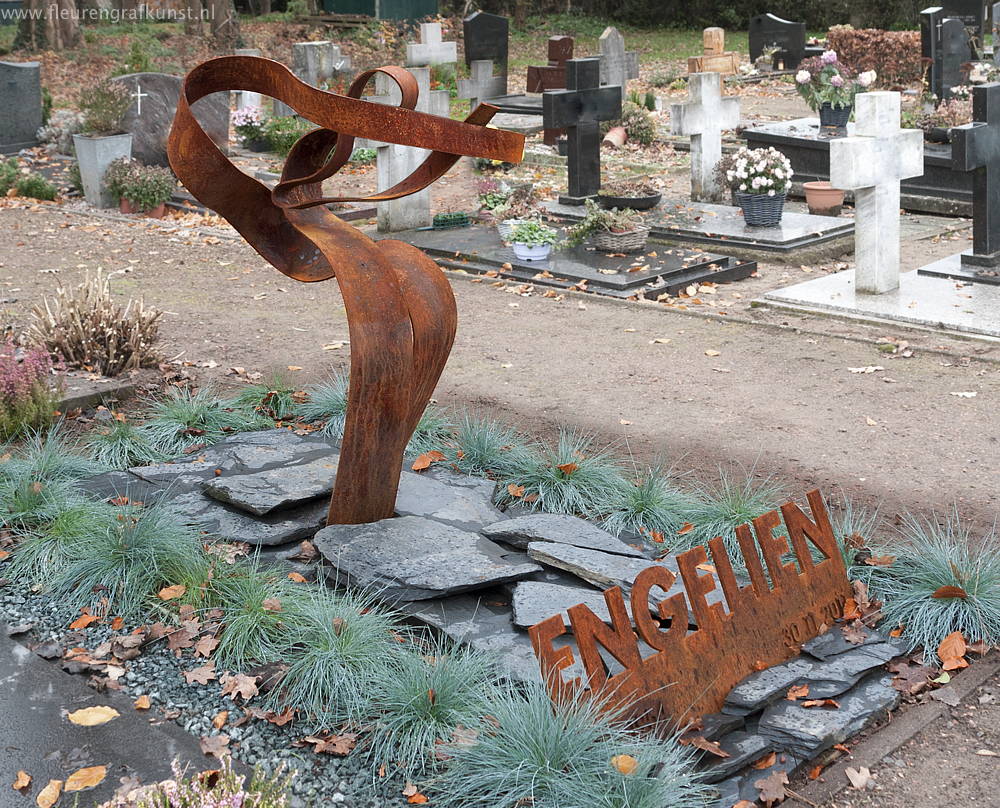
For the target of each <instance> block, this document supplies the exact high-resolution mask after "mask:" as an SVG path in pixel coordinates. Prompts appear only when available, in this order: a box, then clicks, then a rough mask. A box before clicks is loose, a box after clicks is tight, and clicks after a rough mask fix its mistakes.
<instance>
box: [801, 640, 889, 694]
mask: <svg viewBox="0 0 1000 808" xmlns="http://www.w3.org/2000/svg"><path fill="white" fill-rule="evenodd" d="M899 654H900V651H899V649H898V648H897V647H896V646H895V645H892V644H890V643H875V644H872V645H865V646H860V647H858V646H855V647H854V649H852V650H850V651H845V652H844V653H843V654H840V655H839V656H835V657H830V658H828V659H827V660H826V661H824V662H822V663H821V664H818V665H815V666H814V667H813V669H812V671H811V672H810V673H809V674H808V675H807V676H806V677H805V683H806V684H808V685H809V698H812V699H832V698H835V697H836V696H839V695H840V694H841V693H843V692H845V691H847V690H850V689H851V688H852V687H853V686H854V685H855V684H857V682H858V680H860V679H861V677H863V676H864V675H865V674H866V673H868V672H869V671H871V670H873V669H874V668H878V667H880V666H882V665H884V664H885V663H886V662H888V661H889V660H890V659H892V658H893V657H896V656H899Z"/></svg>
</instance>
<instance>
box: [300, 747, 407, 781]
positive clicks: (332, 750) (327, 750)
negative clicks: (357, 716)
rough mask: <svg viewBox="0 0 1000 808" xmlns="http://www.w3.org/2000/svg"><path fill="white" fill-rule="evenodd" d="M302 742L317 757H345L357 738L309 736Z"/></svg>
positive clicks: (352, 748) (351, 749)
mask: <svg viewBox="0 0 1000 808" xmlns="http://www.w3.org/2000/svg"><path fill="white" fill-rule="evenodd" d="M303 740H304V741H305V742H306V743H310V744H312V745H313V752H315V753H316V754H317V755H319V754H327V755H336V756H337V757H345V756H346V755H349V754H350V753H351V752H352V751H353V750H354V747H355V746H356V745H357V743H358V736H357V735H356V734H355V733H353V732H345V733H344V734H343V735H330V734H323V735H309V736H307V737H305V738H303ZM404 796H405V795H404Z"/></svg>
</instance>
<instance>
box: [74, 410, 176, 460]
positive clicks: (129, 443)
mask: <svg viewBox="0 0 1000 808" xmlns="http://www.w3.org/2000/svg"><path fill="white" fill-rule="evenodd" d="M86 447H87V452H88V454H89V456H90V459H91V460H93V461H94V462H96V463H100V464H101V465H102V466H106V467H107V468H110V469H128V468H133V467H135V466H147V465H149V464H151V463H158V462H160V461H161V460H166V459H167V458H166V455H164V454H163V453H162V452H160V451H158V450H157V449H156V448H154V447H153V445H152V444H151V443H150V442H149V438H148V437H147V435H146V433H145V432H143V430H142V429H140V428H138V427H135V426H133V425H132V424H130V423H128V422H127V421H124V420H118V419H117V418H116V419H115V420H114V421H113V422H112V423H111V424H110V425H108V426H99V427H97V428H96V429H95V430H93V431H92V432H91V433H90V434H89V435H88V436H87V440H86Z"/></svg>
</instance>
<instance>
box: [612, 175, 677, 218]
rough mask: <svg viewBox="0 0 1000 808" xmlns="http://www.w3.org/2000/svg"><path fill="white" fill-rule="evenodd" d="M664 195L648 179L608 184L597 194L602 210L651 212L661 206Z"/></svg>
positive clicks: (614, 181)
mask: <svg viewBox="0 0 1000 808" xmlns="http://www.w3.org/2000/svg"><path fill="white" fill-rule="evenodd" d="M662 198H663V194H662V193H661V192H660V189H659V188H657V187H656V186H655V185H653V183H651V182H650V181H649V180H648V179H645V178H643V177H640V178H639V179H621V180H613V181H612V182H609V183H607V184H606V185H605V186H604V187H603V188H601V190H600V191H598V192H597V202H598V204H599V205H600V206H601V207H602V208H609V209H610V208H631V209H632V210H649V209H650V208H655V207H656V206H657V205H658V204H660V200H661V199H662Z"/></svg>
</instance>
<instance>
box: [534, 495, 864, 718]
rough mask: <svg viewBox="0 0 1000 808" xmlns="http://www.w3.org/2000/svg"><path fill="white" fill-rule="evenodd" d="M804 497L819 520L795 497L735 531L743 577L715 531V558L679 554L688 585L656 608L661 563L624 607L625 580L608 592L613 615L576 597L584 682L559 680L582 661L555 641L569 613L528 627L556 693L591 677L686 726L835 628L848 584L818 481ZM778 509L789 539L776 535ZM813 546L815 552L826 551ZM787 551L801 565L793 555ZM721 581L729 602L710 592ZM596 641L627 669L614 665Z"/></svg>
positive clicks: (626, 700) (633, 703) (639, 710)
mask: <svg viewBox="0 0 1000 808" xmlns="http://www.w3.org/2000/svg"><path fill="white" fill-rule="evenodd" d="M808 498H809V508H810V510H811V511H812V518H811V519H810V518H809V517H808V516H806V515H805V513H804V512H803V511H802V510H801V509H800V508H799V507H798V506H797V505H795V504H794V503H791V502H790V503H788V504H786V505H782V506H781V516H779V515H778V513H777V511H768V512H767V513H765V514H763V515H761V516H759V517H757V518H756V519H754V520H753V523H752V524H753V531H752V532H751V528H750V525H741V526H740V527H738V528H737V529H736V538H737V540H738V542H739V546H740V551H741V554H742V556H743V559H744V561H745V563H746V569H747V572H748V574H749V579H750V583H749V584H748V585H746V586H741V585H740V584H739V583H738V581H737V578H736V575H735V574H734V572H733V566H732V564H731V563H730V560H729V556H728V555H727V553H726V548H725V545H724V544H723V541H722V539H721V538H714V539H712V540H711V541H710V542H709V544H708V551H709V552H710V553H711V561H709V559H708V556H707V554H706V552H705V548H704V547H695V548H693V549H691V550H688V551H687V552H684V553H681V554H680V555H679V556H677V566H678V568H679V570H680V575H681V579H682V581H683V583H684V592H675V593H674V594H672V595H670V597H669V598H666V597H664V598H663V599H661V600H659V602H658V605H657V613H656V614H655V615H654V614H652V613H651V612H650V594H651V593H654V592H656V591H657V590H660V591H661V592H662V593H664V595H665V593H666V592H667V591H668V590H669V589H670V588H671V587H672V586H673V585H674V583H675V580H676V576H675V575H674V573H673V572H671V571H670V570H669V569H667V568H666V567H665V566H663V565H659V564H657V565H651V566H650V567H649V568H648V569H645V570H643V571H642V572H641V573H640V574H639V575H638V577H637V578H636V580H635V583H634V584H633V585H632V589H631V592H630V594H629V599H628V605H626V600H625V596H624V595H623V593H622V590H621V589H620V588H619V587H614V588H612V589H608V590H607V591H606V592H605V593H604V600H605V601H606V603H607V605H608V610H609V611H610V613H611V624H610V625H608V624H606V623H604V622H603V621H602V620H601V618H599V617H598V616H597V615H596V614H594V612H592V611H591V610H590V609H589V608H587V607H586V606H584V605H583V604H580V605H577V606H573V607H571V608H570V609H569V619H570V624H571V626H572V631H573V634H574V635H575V637H576V643H577V646H578V648H579V650H580V657H581V661H582V662H583V667H584V670H585V672H586V675H587V680H588V681H587V682H586V683H584V682H581V681H580V680H579V679H575V680H573V681H565V680H564V678H563V674H562V671H564V670H565V669H566V668H568V667H569V666H570V665H572V664H573V663H574V661H575V659H574V656H573V652H572V649H571V648H569V647H568V646H566V645H565V644H559V643H558V642H557V641H559V638H560V637H562V636H563V635H565V634H566V631H567V629H566V626H565V625H564V624H563V619H562V616H561V615H555V616H553V617H550V618H548V619H546V620H543V621H542V622H540V623H538V624H537V625H534V626H532V627H531V628H530V629H529V631H528V633H529V635H530V637H531V643H532V646H533V647H534V649H535V654H536V655H537V656H538V660H539V663H540V665H541V670H542V673H543V676H544V677H545V679H546V681H547V683H548V686H549V691H550V693H551V694H552V697H553V698H554V699H563V698H567V697H568V696H570V695H573V694H576V693H578V692H581V689H582V688H585V687H586V686H589V688H590V690H591V691H592V692H593V693H597V694H601V696H602V697H603V698H605V699H606V703H607V704H609V705H622V704H624V705H627V709H628V712H629V713H631V714H632V715H633V716H634V717H637V718H640V719H642V720H644V721H645V722H648V723H661V722H666V723H667V724H669V725H676V726H681V727H683V726H685V725H687V724H689V723H690V722H691V721H692V720H694V719H697V718H698V717H699V716H701V715H704V714H706V713H713V712H717V711H718V710H719V709H720V708H721V707H722V703H723V701H724V700H725V698H726V696H727V695H728V694H729V691H730V690H732V689H733V687H734V686H735V685H736V684H737V683H739V682H740V681H741V680H742V679H744V678H745V677H747V676H749V675H750V674H751V673H753V672H754V671H758V670H763V669H765V668H768V667H771V666H772V665H776V664H778V663H779V662H784V661H785V660H787V659H790V658H791V657H793V656H795V655H796V654H797V653H798V652H799V648H800V646H801V645H802V643H804V642H806V641H807V640H810V639H812V638H813V637H815V636H817V635H818V634H820V633H821V632H822V631H823V630H824V628H823V627H824V626H826V627H828V628H832V627H833V624H834V621H835V620H837V619H838V618H840V617H841V616H842V615H843V614H844V606H845V604H846V602H847V598H848V597H850V595H851V585H850V583H849V581H848V579H847V570H846V568H845V566H844V559H843V557H842V556H841V554H840V551H839V548H838V547H837V539H836V537H835V536H834V533H833V528H832V526H831V525H830V519H829V516H828V514H827V511H826V506H825V505H824V502H823V497H822V496H821V495H820V493H819V491H812V492H810V493H809V495H808ZM782 517H783V521H784V529H785V531H784V532H785V534H786V535H787V536H788V539H786V538H785V537H784V536H782V535H780V528H781V526H782ZM775 530H779V535H775ZM789 541H790V542H791V547H789V546H788V543H789ZM810 545H811V546H812V547H815V548H816V549H818V550H819V553H820V555H821V556H822V558H821V559H820V560H819V561H816V560H814V558H813V555H812V552H811V547H810ZM790 552H794V555H795V559H796V562H797V563H790V562H789V561H788V555H789V553H790ZM762 558H763V562H762V561H761V559H762ZM765 568H766V570H767V571H766V572H765ZM717 586H721V588H722V593H723V594H724V595H725V603H726V606H723V604H721V603H712V604H710V603H709V602H708V599H707V598H706V595H707V594H708V593H709V592H712V591H713V590H714V589H716V587H717ZM685 595H686V597H685ZM727 607H728V608H727ZM689 608H690V614H691V615H693V616H694V621H695V623H696V625H697V629H696V630H694V631H689V626H688V619H689V618H688V615H689V611H688V610H689ZM629 611H631V618H630V616H629ZM633 626H634V628H633ZM636 633H638V637H637V636H636ZM640 639H641V643H640ZM599 646H600V647H603V648H604V649H605V652H606V653H607V654H609V655H610V656H612V657H614V658H615V659H616V660H617V661H618V662H619V663H620V664H621V666H622V667H623V668H624V670H623V671H622V672H620V673H617V674H615V675H614V676H609V675H608V670H607V668H606V666H605V663H604V660H603V659H602V654H601V651H600V649H599Z"/></svg>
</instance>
